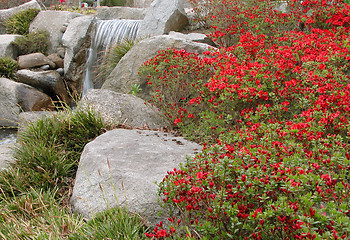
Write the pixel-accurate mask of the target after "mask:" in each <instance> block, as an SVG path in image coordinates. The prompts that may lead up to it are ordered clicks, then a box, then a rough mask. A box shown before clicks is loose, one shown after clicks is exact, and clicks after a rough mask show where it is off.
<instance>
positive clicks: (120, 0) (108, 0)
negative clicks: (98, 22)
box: [101, 0, 126, 7]
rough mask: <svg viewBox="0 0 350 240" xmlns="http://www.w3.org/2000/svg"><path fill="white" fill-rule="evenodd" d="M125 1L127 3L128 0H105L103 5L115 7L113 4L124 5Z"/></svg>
mask: <svg viewBox="0 0 350 240" xmlns="http://www.w3.org/2000/svg"><path fill="white" fill-rule="evenodd" d="M125 3H126V0H103V1H102V3H101V5H102V6H108V7H113V6H124V5H125Z"/></svg>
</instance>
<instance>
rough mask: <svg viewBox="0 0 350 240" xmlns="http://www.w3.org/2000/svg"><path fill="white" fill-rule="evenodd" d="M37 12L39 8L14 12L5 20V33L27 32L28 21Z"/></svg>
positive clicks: (30, 20)
mask: <svg viewBox="0 0 350 240" xmlns="http://www.w3.org/2000/svg"><path fill="white" fill-rule="evenodd" d="M39 12H40V10H39V9H36V8H31V9H27V10H24V11H21V12H18V13H16V14H14V15H13V16H11V17H10V18H9V19H8V20H7V21H6V22H5V26H6V33H7V34H20V35H25V34H28V33H29V26H30V23H31V22H32V21H33V20H34V18H35V17H36V15H38V13H39Z"/></svg>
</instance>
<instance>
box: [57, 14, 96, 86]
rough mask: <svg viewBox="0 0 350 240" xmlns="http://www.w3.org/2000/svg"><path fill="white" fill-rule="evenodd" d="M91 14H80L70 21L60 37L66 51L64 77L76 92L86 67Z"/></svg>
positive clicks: (91, 20)
mask: <svg viewBox="0 0 350 240" xmlns="http://www.w3.org/2000/svg"><path fill="white" fill-rule="evenodd" d="M92 22H93V17H92V16H82V17H77V18H74V19H72V20H71V21H70V23H69V25H68V27H67V29H66V31H65V33H64V34H63V37H62V44H63V46H64V47H65V50H66V53H65V56H64V73H65V78H66V79H67V80H69V81H71V82H72V84H71V86H70V87H71V88H72V89H73V90H74V91H77V92H78V90H79V89H78V88H79V87H80V86H81V82H82V79H83V74H84V72H85V69H86V59H87V56H88V54H89V46H90V42H91V40H90V36H89V32H90V27H91V25H92Z"/></svg>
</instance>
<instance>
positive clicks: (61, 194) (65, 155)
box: [0, 108, 146, 240]
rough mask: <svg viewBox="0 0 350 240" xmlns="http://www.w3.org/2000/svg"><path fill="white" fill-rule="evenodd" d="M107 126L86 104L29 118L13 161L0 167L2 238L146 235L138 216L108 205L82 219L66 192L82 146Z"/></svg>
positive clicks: (116, 237) (19, 138) (131, 237)
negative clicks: (73, 108) (74, 108)
mask: <svg viewBox="0 0 350 240" xmlns="http://www.w3.org/2000/svg"><path fill="white" fill-rule="evenodd" d="M106 129H109V126H106V125H105V124H104V123H103V121H102V118H101V117H100V115H98V114H97V113H96V112H94V111H93V110H91V109H89V108H78V109H76V110H75V111H72V110H66V111H64V112H61V113H55V114H52V115H51V116H47V117H45V118H41V119H39V120H37V121H36V122H34V123H29V124H28V126H27V127H26V128H25V129H23V130H22V131H21V132H20V133H19V136H18V140H17V145H16V147H15V148H14V158H15V162H13V163H11V164H10V166H9V168H8V169H7V170H3V171H1V172H0V239H39V240H40V239H42V240H44V239H50V240H51V239H52V240H53V239H57V240H59V239H144V238H145V237H144V232H145V231H146V229H145V228H144V227H143V223H142V221H141V219H140V218H139V217H138V216H136V215H131V214H128V213H127V212H126V211H125V210H124V209H121V208H116V209H109V210H106V211H104V212H101V213H99V214H97V215H96V217H95V218H93V219H91V220H89V221H86V220H85V218H84V217H83V216H81V215H77V214H73V213H72V211H71V209H70V205H69V198H70V195H71V192H72V185H73V184H72V183H73V180H74V177H75V174H76V170H77V167H78V160H79V158H80V154H81V152H82V150H83V148H84V146H85V145H86V144H87V143H88V142H90V141H91V140H93V139H94V138H95V137H97V136H98V135H100V134H102V133H103V132H104V131H105V130H106Z"/></svg>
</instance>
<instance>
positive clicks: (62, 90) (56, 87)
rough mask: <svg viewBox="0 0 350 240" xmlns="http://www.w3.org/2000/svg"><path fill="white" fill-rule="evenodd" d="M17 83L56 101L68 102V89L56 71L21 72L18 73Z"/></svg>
mask: <svg viewBox="0 0 350 240" xmlns="http://www.w3.org/2000/svg"><path fill="white" fill-rule="evenodd" d="M16 76H17V79H16V80H17V81H18V82H21V83H25V84H28V85H30V86H33V87H35V88H37V89H40V90H41V91H43V92H44V93H46V94H47V95H49V96H51V97H53V98H54V99H60V100H62V101H64V102H67V101H68V94H67V89H66V86H65V84H64V80H63V79H62V78H61V75H60V74H59V73H58V72H57V71H55V70H51V71H31V70H28V69H23V70H19V71H17V73H16Z"/></svg>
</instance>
